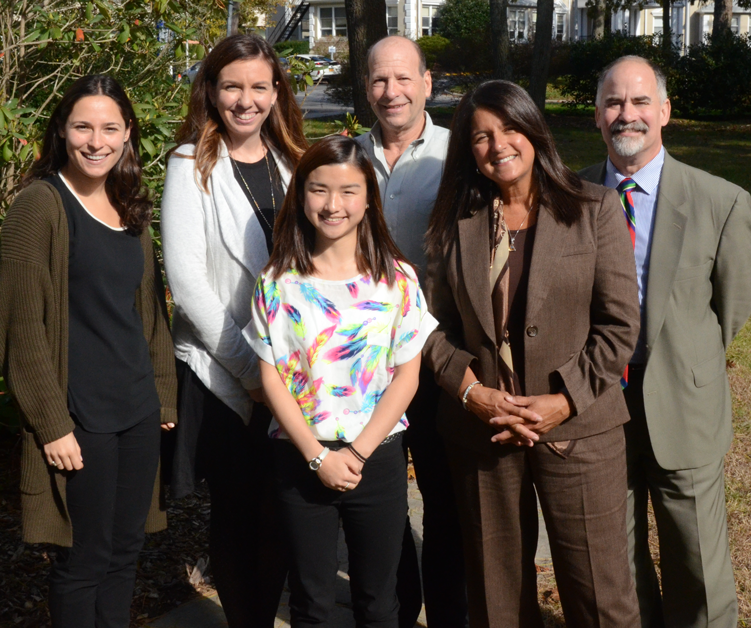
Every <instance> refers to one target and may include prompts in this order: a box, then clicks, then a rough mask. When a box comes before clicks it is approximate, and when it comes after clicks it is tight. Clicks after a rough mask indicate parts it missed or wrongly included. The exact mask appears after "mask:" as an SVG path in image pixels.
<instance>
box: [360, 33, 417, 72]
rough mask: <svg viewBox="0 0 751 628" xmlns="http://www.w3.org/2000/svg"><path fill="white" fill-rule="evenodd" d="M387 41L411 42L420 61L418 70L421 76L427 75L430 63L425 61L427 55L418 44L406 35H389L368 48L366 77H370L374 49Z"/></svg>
mask: <svg viewBox="0 0 751 628" xmlns="http://www.w3.org/2000/svg"><path fill="white" fill-rule="evenodd" d="M387 39H402V40H404V41H406V42H409V43H410V44H411V45H412V47H413V48H414V49H415V52H416V53H417V59H418V63H419V66H418V69H419V70H420V74H425V72H427V70H428V62H427V60H426V59H425V53H424V52H423V50H422V48H420V46H418V45H417V43H416V42H414V41H412V40H411V39H410V38H409V37H404V35H388V36H386V37H382V38H381V39H379V40H378V41H377V42H376V43H374V44H373V45H372V46H371V47H370V48H368V54H367V56H366V58H367V60H368V70H367V72H366V74H365V76H370V61H371V57H372V56H373V49H374V48H375V47H376V46H377V45H378V44H380V43H381V42H383V41H385V40H387Z"/></svg>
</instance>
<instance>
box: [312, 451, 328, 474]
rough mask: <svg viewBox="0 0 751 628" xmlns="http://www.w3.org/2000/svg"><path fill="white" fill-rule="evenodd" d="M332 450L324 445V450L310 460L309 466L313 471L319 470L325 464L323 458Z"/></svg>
mask: <svg viewBox="0 0 751 628" xmlns="http://www.w3.org/2000/svg"><path fill="white" fill-rule="evenodd" d="M330 451H331V450H330V449H329V448H328V447H324V448H323V451H322V452H321V453H320V454H318V455H317V456H316V457H315V458H313V460H311V461H310V462H308V466H309V467H310V469H311V471H318V469H320V468H321V465H322V464H323V459H324V458H325V457H326V456H328V455H329V452H330Z"/></svg>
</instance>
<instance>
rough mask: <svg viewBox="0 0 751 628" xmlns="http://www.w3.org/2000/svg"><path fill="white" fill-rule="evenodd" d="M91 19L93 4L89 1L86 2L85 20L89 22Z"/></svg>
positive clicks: (92, 16) (92, 17)
mask: <svg viewBox="0 0 751 628" xmlns="http://www.w3.org/2000/svg"><path fill="white" fill-rule="evenodd" d="M92 19H94V5H93V3H91V2H89V3H87V4H86V20H87V21H88V22H91V20H92Z"/></svg>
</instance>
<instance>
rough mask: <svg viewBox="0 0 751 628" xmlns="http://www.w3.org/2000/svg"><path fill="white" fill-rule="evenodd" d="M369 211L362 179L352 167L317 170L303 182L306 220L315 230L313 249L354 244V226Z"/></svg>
mask: <svg viewBox="0 0 751 628" xmlns="http://www.w3.org/2000/svg"><path fill="white" fill-rule="evenodd" d="M367 207H368V186H367V182H366V181H365V175H364V174H363V173H362V172H361V171H360V169H359V168H357V167H356V166H354V165H352V164H348V163H344V164H332V165H328V166H319V167H318V168H316V169H315V170H313V171H312V172H311V173H310V174H309V175H308V178H307V180H306V181H305V216H306V217H307V219H308V220H309V221H310V224H312V225H313V227H314V228H315V230H316V248H317V249H318V248H320V246H319V245H322V244H323V245H325V244H328V243H332V242H342V241H347V242H350V241H351V244H352V245H353V246H356V243H357V226H358V225H359V224H360V222H361V221H362V219H363V217H364V216H365V211H366V209H367Z"/></svg>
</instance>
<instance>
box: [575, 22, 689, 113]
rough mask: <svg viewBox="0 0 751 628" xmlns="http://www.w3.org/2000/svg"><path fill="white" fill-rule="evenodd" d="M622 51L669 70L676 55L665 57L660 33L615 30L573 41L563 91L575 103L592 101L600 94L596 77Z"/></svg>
mask: <svg viewBox="0 0 751 628" xmlns="http://www.w3.org/2000/svg"><path fill="white" fill-rule="evenodd" d="M623 55H639V56H641V57H644V58H646V59H649V60H650V61H652V62H654V63H655V64H657V65H658V66H660V67H662V68H663V69H664V70H665V71H666V73H668V74H669V68H670V66H671V64H672V63H673V62H674V59H675V57H676V56H677V51H674V52H673V54H671V58H670V59H665V58H664V57H663V51H662V44H661V38H660V36H659V35H647V36H644V37H629V36H627V35H624V34H622V33H613V34H612V35H609V36H608V37H601V38H597V39H588V40H582V41H575V42H571V43H570V44H569V46H568V63H567V65H568V71H567V73H566V75H565V76H564V77H563V93H564V94H565V95H566V96H567V97H569V98H571V99H572V103H573V104H576V105H593V104H594V102H595V97H596V96H597V78H598V76H599V74H600V72H601V71H602V69H603V68H604V67H605V66H606V65H608V64H609V63H610V62H611V61H615V60H616V59H617V58H618V57H622V56H623Z"/></svg>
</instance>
